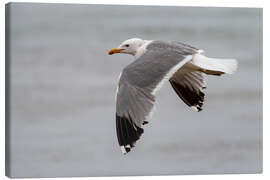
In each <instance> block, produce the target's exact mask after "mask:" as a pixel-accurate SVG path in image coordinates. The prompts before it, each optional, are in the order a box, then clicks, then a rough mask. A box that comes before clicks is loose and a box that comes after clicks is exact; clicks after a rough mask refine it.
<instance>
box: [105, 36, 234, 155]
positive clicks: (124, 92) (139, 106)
mask: <svg viewBox="0 0 270 180" xmlns="http://www.w3.org/2000/svg"><path fill="white" fill-rule="evenodd" d="M115 53H125V54H131V55H133V56H134V57H135V61H134V62H132V63H131V64H129V65H128V66H126V67H125V68H124V69H123V71H122V73H121V74H120V76H119V82H118V86H117V92H116V93H117V94H116V132H117V138H118V142H119V145H120V148H121V151H122V153H123V154H126V153H128V152H129V151H130V150H131V148H133V147H134V146H135V142H136V141H137V140H138V139H139V138H140V136H141V135H142V133H143V132H144V130H143V128H142V126H143V125H145V124H147V123H148V121H147V117H148V116H149V115H150V114H151V112H152V110H153V106H154V104H155V99H156V97H155V94H156V92H157V91H158V90H159V89H160V87H161V86H162V84H163V83H164V82H165V81H167V80H168V81H169V82H170V84H171V86H172V88H173V89H174V91H175V92H176V94H177V95H178V96H179V97H180V98H181V99H182V100H183V101H184V103H185V104H187V105H188V106H189V107H190V108H192V109H193V110H195V111H201V110H202V105H203V101H204V92H203V90H204V89H205V88H206V83H205V79H204V76H203V74H207V75H216V76H220V75H222V74H233V73H234V72H235V71H236V69H237V61H236V60H235V59H217V58H209V57H206V56H204V54H203V53H204V51H203V50H200V49H197V48H195V47H192V46H190V45H187V44H184V43H180V42H164V41H156V40H142V39H139V38H132V39H128V40H126V41H124V42H123V43H121V44H120V46H119V47H118V48H114V49H111V50H110V51H109V52H108V54H110V55H112V54H115Z"/></svg>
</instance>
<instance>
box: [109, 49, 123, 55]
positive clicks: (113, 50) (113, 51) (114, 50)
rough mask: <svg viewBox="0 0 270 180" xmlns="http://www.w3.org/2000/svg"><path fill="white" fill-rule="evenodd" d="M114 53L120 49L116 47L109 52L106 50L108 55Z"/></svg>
mask: <svg viewBox="0 0 270 180" xmlns="http://www.w3.org/2000/svg"><path fill="white" fill-rule="evenodd" d="M115 53H120V49H118V48H113V49H111V50H109V52H108V54H109V55H113V54H115Z"/></svg>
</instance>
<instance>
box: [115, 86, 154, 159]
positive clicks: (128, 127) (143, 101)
mask: <svg viewBox="0 0 270 180" xmlns="http://www.w3.org/2000/svg"><path fill="white" fill-rule="evenodd" d="M116 101H117V102H116V131H117V138H118V142H119V145H120V146H121V150H122V152H123V153H124V154H125V153H127V152H129V151H130V149H131V148H132V147H134V145H135V142H136V141H137V140H138V139H139V138H140V136H141V134H142V133H143V128H142V127H141V125H143V124H145V123H147V121H145V120H146V117H147V116H148V115H149V113H150V112H151V110H152V108H153V106H154V102H155V97H154V96H153V95H152V94H151V93H149V92H148V91H147V90H145V89H142V88H139V87H136V86H132V85H130V84H129V83H127V82H123V83H120V84H119V88H118V93H117V100H116Z"/></svg>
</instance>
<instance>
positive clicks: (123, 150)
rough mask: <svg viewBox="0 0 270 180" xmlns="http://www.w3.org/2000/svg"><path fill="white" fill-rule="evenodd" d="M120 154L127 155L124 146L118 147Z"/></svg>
mask: <svg viewBox="0 0 270 180" xmlns="http://www.w3.org/2000/svg"><path fill="white" fill-rule="evenodd" d="M120 149H121V152H122V154H127V151H126V149H125V147H124V146H120Z"/></svg>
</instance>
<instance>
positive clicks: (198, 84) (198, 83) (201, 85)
mask: <svg viewBox="0 0 270 180" xmlns="http://www.w3.org/2000/svg"><path fill="white" fill-rule="evenodd" d="M170 83H171V85H172V87H173V89H174V91H175V92H176V94H177V95H178V96H179V97H180V98H181V99H182V100H183V101H184V102H185V103H186V104H187V105H188V106H189V107H191V108H193V109H194V110H196V111H201V110H202V105H203V102H204V96H205V95H204V93H203V89H205V88H206V83H205V80H204V77H203V74H202V73H201V72H195V71H194V72H183V71H181V69H180V70H179V71H177V72H176V73H175V74H174V75H173V76H172V77H171V78H170Z"/></svg>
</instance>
